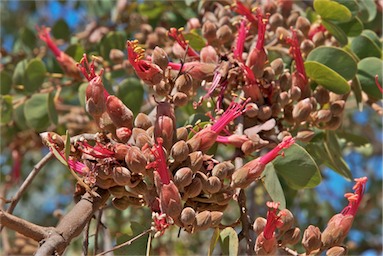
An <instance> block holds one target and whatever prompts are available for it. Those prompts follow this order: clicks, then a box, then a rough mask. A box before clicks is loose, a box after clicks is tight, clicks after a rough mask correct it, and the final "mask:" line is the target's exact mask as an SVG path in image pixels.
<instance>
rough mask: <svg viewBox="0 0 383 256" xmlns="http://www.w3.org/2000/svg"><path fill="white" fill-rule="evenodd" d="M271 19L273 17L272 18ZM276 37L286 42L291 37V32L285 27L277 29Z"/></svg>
mask: <svg viewBox="0 0 383 256" xmlns="http://www.w3.org/2000/svg"><path fill="white" fill-rule="evenodd" d="M270 18H271V17H270ZM275 34H276V37H277V38H278V39H279V40H280V41H281V42H284V41H285V39H286V38H289V37H290V35H291V34H290V31H288V30H287V29H285V28H284V27H283V26H280V27H277V29H276V30H275Z"/></svg>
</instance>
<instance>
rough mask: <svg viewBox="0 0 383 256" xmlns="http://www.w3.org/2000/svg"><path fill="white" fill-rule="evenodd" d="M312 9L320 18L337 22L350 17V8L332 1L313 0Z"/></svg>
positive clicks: (344, 20)
mask: <svg viewBox="0 0 383 256" xmlns="http://www.w3.org/2000/svg"><path fill="white" fill-rule="evenodd" d="M314 9H315V11H316V12H317V13H318V14H319V15H320V16H321V17H322V19H326V20H333V21H339V22H346V21H349V20H350V19H351V12H350V10H349V9H348V8H347V7H346V6H344V5H342V4H340V3H337V2H334V1H330V0H315V1H314Z"/></svg>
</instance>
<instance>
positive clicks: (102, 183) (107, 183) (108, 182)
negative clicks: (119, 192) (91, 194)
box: [96, 177, 117, 189]
mask: <svg viewBox="0 0 383 256" xmlns="http://www.w3.org/2000/svg"><path fill="white" fill-rule="evenodd" d="M96 184H97V186H98V187H100V188H102V189H108V188H111V187H114V186H116V185H117V184H116V182H115V181H114V180H113V179H112V178H107V179H100V178H99V177H97V180H96Z"/></svg>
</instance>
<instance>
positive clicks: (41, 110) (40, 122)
mask: <svg viewBox="0 0 383 256" xmlns="http://www.w3.org/2000/svg"><path fill="white" fill-rule="evenodd" d="M48 98H49V95H48V93H37V94H34V95H33V96H32V97H31V98H30V99H28V100H27V101H26V102H25V107H24V115H25V119H26V122H27V125H28V126H29V127H30V128H33V129H35V130H36V131H38V132H42V131H44V130H45V129H46V128H47V127H48V126H49V124H50V121H49V115H48V108H47V106H48Z"/></svg>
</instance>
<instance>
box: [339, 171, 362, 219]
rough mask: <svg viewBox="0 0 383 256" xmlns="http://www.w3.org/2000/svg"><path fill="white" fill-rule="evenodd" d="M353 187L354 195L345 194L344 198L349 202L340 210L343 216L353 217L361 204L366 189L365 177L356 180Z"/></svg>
mask: <svg viewBox="0 0 383 256" xmlns="http://www.w3.org/2000/svg"><path fill="white" fill-rule="evenodd" d="M354 180H355V182H356V183H355V185H354V187H353V188H352V189H353V190H354V191H355V192H354V193H346V194H345V195H344V196H345V197H346V198H347V200H348V201H349V204H348V205H347V206H346V207H345V208H344V209H343V210H342V212H341V213H342V214H343V215H353V216H355V215H356V213H357V211H358V208H359V205H360V203H361V202H362V199H363V195H364V191H365V189H366V183H367V180H368V179H367V177H362V178H356V179H354Z"/></svg>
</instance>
